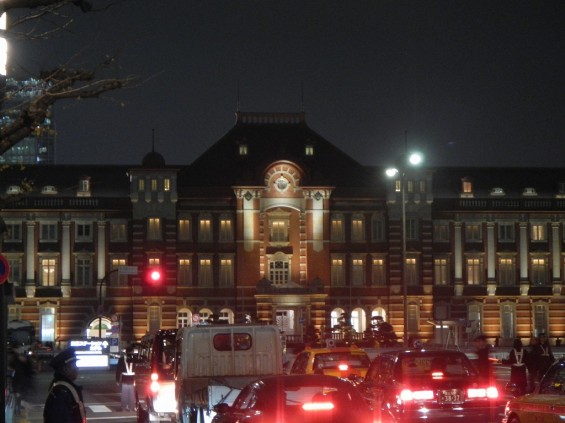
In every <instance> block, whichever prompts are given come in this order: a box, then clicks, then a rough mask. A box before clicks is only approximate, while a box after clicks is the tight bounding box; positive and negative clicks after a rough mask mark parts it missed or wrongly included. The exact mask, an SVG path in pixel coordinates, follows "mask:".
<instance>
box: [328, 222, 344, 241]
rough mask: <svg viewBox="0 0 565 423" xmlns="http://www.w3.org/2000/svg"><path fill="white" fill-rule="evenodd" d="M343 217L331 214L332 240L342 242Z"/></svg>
mask: <svg viewBox="0 0 565 423" xmlns="http://www.w3.org/2000/svg"><path fill="white" fill-rule="evenodd" d="M343 222H344V218H343V215H335V216H332V228H331V239H332V241H333V242H344V241H345V231H344V224H343Z"/></svg>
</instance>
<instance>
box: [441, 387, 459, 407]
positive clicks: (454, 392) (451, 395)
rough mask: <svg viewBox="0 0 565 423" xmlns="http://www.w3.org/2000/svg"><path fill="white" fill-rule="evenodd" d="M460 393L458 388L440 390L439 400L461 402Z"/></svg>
mask: <svg viewBox="0 0 565 423" xmlns="http://www.w3.org/2000/svg"><path fill="white" fill-rule="evenodd" d="M462 399H463V397H462V395H461V391H460V390H459V389H445V390H442V391H440V394H439V400H440V402H441V403H444V404H452V403H456V402H462Z"/></svg>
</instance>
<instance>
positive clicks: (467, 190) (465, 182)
mask: <svg viewBox="0 0 565 423" xmlns="http://www.w3.org/2000/svg"><path fill="white" fill-rule="evenodd" d="M461 182H462V190H463V193H464V194H472V193H473V183H472V182H471V181H470V180H469V179H465V178H464V179H462V181H461Z"/></svg>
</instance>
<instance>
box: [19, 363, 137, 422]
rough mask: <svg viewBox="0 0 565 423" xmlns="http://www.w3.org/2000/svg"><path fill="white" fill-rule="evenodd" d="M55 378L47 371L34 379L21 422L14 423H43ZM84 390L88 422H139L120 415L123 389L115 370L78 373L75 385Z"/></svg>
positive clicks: (20, 417)
mask: <svg viewBox="0 0 565 423" xmlns="http://www.w3.org/2000/svg"><path fill="white" fill-rule="evenodd" d="M52 376H53V374H52V373H50V372H48V371H44V372H41V373H37V374H36V375H35V383H34V391H33V393H32V394H31V395H30V396H29V397H28V398H27V401H26V402H25V403H24V406H25V409H24V410H22V412H21V414H20V416H19V419H18V418H15V420H14V423H24V422H25V423H27V422H30V423H42V422H43V404H44V403H45V398H46V396H47V390H48V388H49V383H50V382H51V379H52ZM76 383H77V384H78V385H82V386H83V396H84V401H85V406H86V417H87V421H89V422H95V421H102V420H104V421H116V422H119V423H133V422H136V421H137V419H136V416H135V413H133V412H129V413H126V412H124V413H122V412H120V396H121V393H120V388H119V387H118V386H117V385H116V383H115V380H114V371H113V369H112V370H83V369H81V370H80V371H79V378H78V380H77V382H76Z"/></svg>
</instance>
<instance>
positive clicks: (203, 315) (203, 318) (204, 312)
mask: <svg viewBox="0 0 565 423" xmlns="http://www.w3.org/2000/svg"><path fill="white" fill-rule="evenodd" d="M213 314H214V313H213V312H212V310H210V309H209V308H201V309H200V311H198V316H199V317H200V322H199V323H204V322H207V321H208V319H209V318H210V317H212V315H213Z"/></svg>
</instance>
